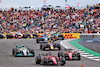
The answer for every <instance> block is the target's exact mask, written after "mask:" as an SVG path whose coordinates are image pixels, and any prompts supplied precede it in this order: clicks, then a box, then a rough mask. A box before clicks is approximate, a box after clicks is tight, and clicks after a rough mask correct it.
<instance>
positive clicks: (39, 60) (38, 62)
mask: <svg viewBox="0 0 100 67" xmlns="http://www.w3.org/2000/svg"><path fill="white" fill-rule="evenodd" d="M35 62H36V64H40V62H41V57H40V56H37V57H36V58H35Z"/></svg>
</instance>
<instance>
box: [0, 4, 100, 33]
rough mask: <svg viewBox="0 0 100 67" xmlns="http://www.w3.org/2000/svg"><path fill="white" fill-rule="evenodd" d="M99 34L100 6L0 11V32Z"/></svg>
mask: <svg viewBox="0 0 100 67" xmlns="http://www.w3.org/2000/svg"><path fill="white" fill-rule="evenodd" d="M42 31H44V32H63V33H100V4H96V5H93V6H87V8H84V9H77V8H74V7H70V8H69V9H53V8H51V9H50V10H45V9H44V10H43V9H42V10H21V9H14V8H11V9H9V10H0V32H3V33H4V32H5V33H10V32H20V33H25V32H29V33H34V32H42Z"/></svg>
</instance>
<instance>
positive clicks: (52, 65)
mask: <svg viewBox="0 0 100 67" xmlns="http://www.w3.org/2000/svg"><path fill="white" fill-rule="evenodd" d="M31 65H35V66H41V67H42V66H43V67H44V66H47V67H48V66H65V65H60V64H58V65H55V64H50V65H41V64H35V63H34V64H31Z"/></svg>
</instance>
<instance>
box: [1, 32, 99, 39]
mask: <svg viewBox="0 0 100 67" xmlns="http://www.w3.org/2000/svg"><path fill="white" fill-rule="evenodd" d="M3 34H4V35H5V36H6V35H7V34H10V33H3ZM61 34H62V35H64V38H65V39H69V38H77V39H79V38H81V39H84V38H89V39H91V38H100V34H80V33H61ZM37 35H44V33H38V34H37ZM31 38H33V36H31Z"/></svg>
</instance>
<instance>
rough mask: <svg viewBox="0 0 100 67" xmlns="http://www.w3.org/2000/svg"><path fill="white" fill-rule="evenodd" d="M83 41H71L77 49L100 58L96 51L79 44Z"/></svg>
mask: <svg viewBox="0 0 100 67" xmlns="http://www.w3.org/2000/svg"><path fill="white" fill-rule="evenodd" d="M81 40H83V39H76V40H73V41H71V42H70V43H71V44H72V45H73V46H75V47H76V48H78V49H81V50H82V51H85V52H87V53H89V54H93V55H94V56H98V57H100V53H97V52H95V51H92V50H90V49H88V48H86V47H84V46H82V45H80V44H79V43H78V42H79V41H81Z"/></svg>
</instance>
